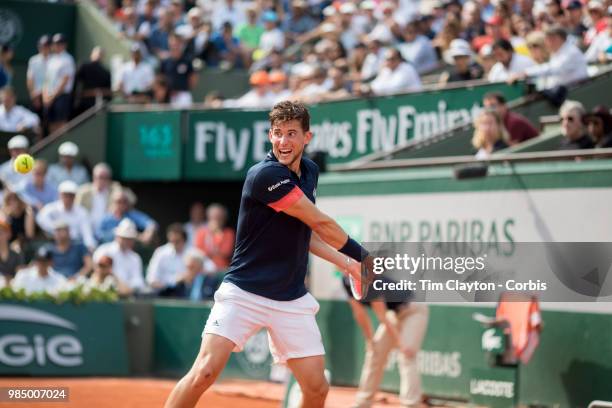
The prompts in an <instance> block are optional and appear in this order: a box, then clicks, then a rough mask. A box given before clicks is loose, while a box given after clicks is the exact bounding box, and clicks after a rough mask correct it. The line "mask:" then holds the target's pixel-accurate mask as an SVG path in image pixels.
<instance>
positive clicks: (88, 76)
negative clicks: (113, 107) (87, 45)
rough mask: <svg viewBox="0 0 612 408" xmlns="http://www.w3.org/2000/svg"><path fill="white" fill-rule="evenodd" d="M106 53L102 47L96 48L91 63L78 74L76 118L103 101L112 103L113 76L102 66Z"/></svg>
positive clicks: (92, 52) (76, 78)
mask: <svg viewBox="0 0 612 408" xmlns="http://www.w3.org/2000/svg"><path fill="white" fill-rule="evenodd" d="M103 57H104V52H103V50H102V48H101V47H98V46H97V47H94V48H93V50H92V51H91V56H90V61H89V62H86V63H84V64H82V65H81V66H80V67H79V70H78V71H77V73H76V77H75V89H76V95H77V107H76V110H75V116H76V115H80V114H81V113H83V112H85V111H86V110H87V109H89V108H91V107H93V106H95V105H96V104H97V103H102V101H103V100H104V101H107V102H108V101H110V100H111V98H112V93H111V74H110V71H109V70H108V69H106V68H105V67H104V65H102V58H103Z"/></svg>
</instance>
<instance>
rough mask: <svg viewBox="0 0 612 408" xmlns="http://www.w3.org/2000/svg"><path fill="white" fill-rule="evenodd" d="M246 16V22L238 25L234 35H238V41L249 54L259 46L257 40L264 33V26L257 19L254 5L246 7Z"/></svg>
mask: <svg viewBox="0 0 612 408" xmlns="http://www.w3.org/2000/svg"><path fill="white" fill-rule="evenodd" d="M246 16H247V21H246V23H244V24H242V25H240V26H238V28H237V29H236V37H238V41H239V42H240V44H242V47H243V48H244V49H245V51H246V52H248V53H249V55H251V54H252V53H253V51H255V50H256V49H257V48H259V41H260V40H261V35H262V34H263V33H264V28H263V27H262V26H261V24H259V22H258V21H257V7H256V6H250V7H249V8H247V10H246Z"/></svg>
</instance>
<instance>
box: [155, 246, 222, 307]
mask: <svg viewBox="0 0 612 408" xmlns="http://www.w3.org/2000/svg"><path fill="white" fill-rule="evenodd" d="M185 252H186V254H185V256H184V258H183V264H184V265H185V266H184V268H183V269H182V270H181V272H180V273H179V274H178V276H177V278H176V280H175V282H174V284H173V286H171V287H168V288H166V289H165V290H163V291H162V292H160V296H166V297H177V298H185V299H189V300H192V301H198V300H206V299H212V298H213V295H214V293H215V291H216V290H217V286H218V285H219V277H218V275H217V274H214V273H211V272H212V271H214V269H215V264H214V263H212V261H211V260H210V259H208V258H206V257H205V256H204V255H203V254H202V252H200V251H199V250H197V249H193V248H192V249H189V250H187V251H185Z"/></svg>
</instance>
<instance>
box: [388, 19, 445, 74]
mask: <svg viewBox="0 0 612 408" xmlns="http://www.w3.org/2000/svg"><path fill="white" fill-rule="evenodd" d="M403 40H404V42H403V43H400V44H398V46H397V49H398V50H399V51H400V53H401V54H402V57H404V59H405V60H406V61H408V62H410V63H411V64H412V65H413V66H414V67H416V70H417V72H418V73H419V74H423V73H425V72H429V71H431V70H433V69H434V68H436V67H437V66H438V56H437V55H436V51H435V50H434V48H433V47H432V45H431V41H429V39H428V38H427V37H425V36H424V35H422V34H419V32H418V28H417V23H416V22H411V23H409V24H407V25H406V28H404V31H403Z"/></svg>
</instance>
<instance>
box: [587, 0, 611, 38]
mask: <svg viewBox="0 0 612 408" xmlns="http://www.w3.org/2000/svg"><path fill="white" fill-rule="evenodd" d="M587 8H588V12H589V18H590V20H591V26H590V27H589V29H588V30H587V32H586V33H585V34H584V43H585V44H586V45H587V46H589V45H591V42H592V41H593V40H594V39H595V37H597V35H598V34H599V33H601V32H602V31H605V30H606V26H607V24H606V11H605V8H604V3H603V2H602V1H601V0H590V1H589V2H588V3H587Z"/></svg>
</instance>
